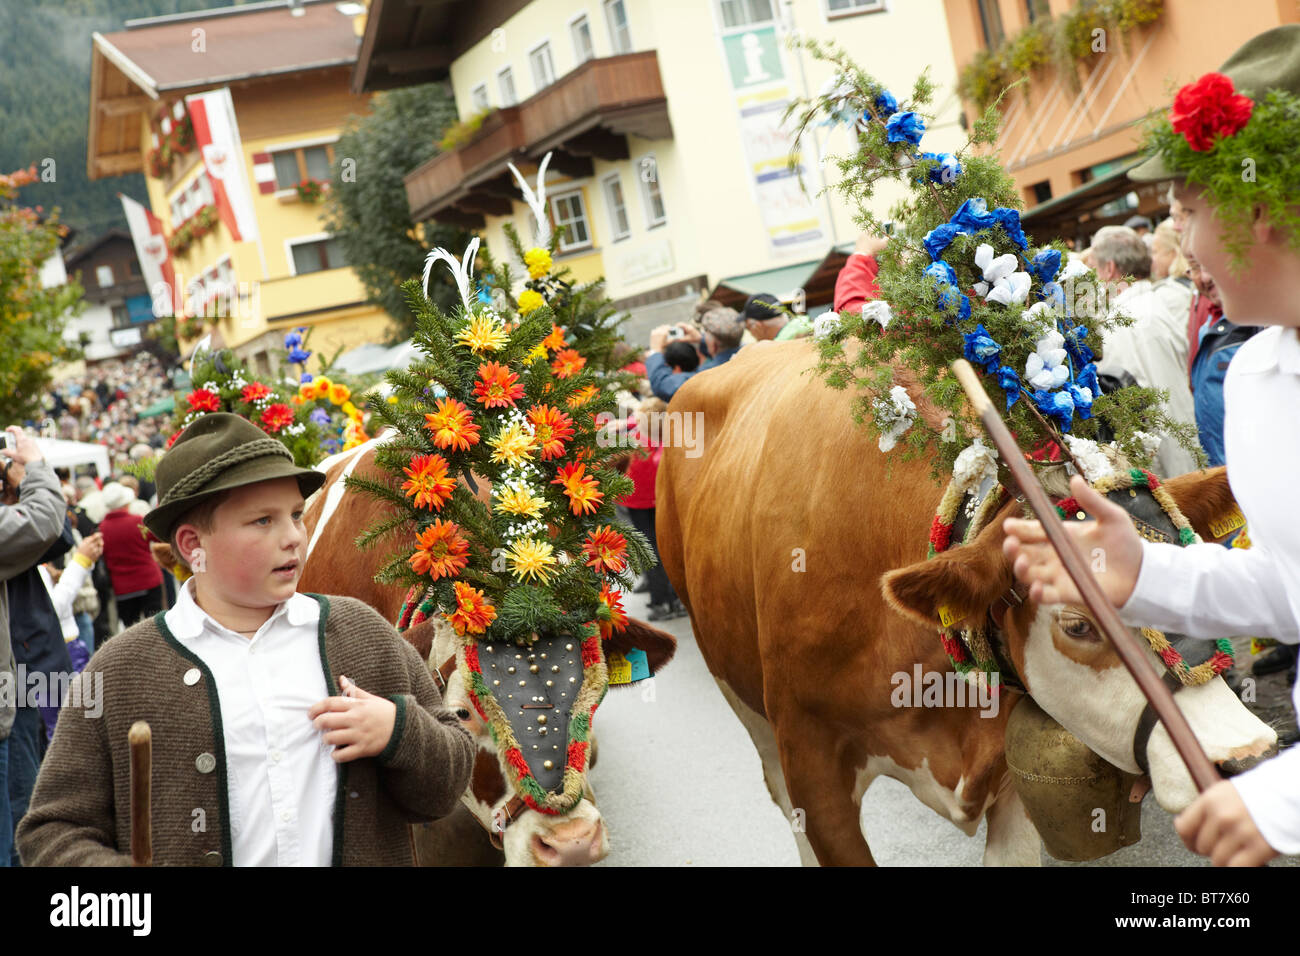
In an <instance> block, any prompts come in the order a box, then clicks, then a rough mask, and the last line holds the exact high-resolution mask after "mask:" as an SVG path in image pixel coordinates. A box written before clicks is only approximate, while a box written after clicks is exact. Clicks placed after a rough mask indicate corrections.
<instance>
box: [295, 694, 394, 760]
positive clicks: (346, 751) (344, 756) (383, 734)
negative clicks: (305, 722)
mask: <svg viewBox="0 0 1300 956" xmlns="http://www.w3.org/2000/svg"><path fill="white" fill-rule="evenodd" d="M339 686H340V687H342V688H343V694H344V696H342V697H326V698H325V699H324V700H322V701H318V702H317V703H315V704H313V705H312V708H311V710H309V711H307V717H308V718H309V719H310V720H311V721H312V723H313V724H315V725H316V729H317V730H321V731H324V732H325V733H324V736H323V737H322V739H323V740H324V741H325V743H327V744H329V745H331V746H332V747H335V748H337V749H336V750H335V751H334V761H335V763H347V762H348V761H349V760H356V759H357V758H359V757H374V756H376V755H377V754H380V753H383V750H384V748H385V747H387V746H388V741H389V740H390V739H391V738H392V736H393V725H394V724H395V723H396V722H397V705H396V704H394V703H393V702H392V701H391V700H387V699H385V698H383V697H376V696H375V695H374V694H368V693H366V692H365V691H364V690H362V689H361V688H360V687H358V686H357V685H356V684H354V683H352V681H350V680H348V679H347V678H346V677H344V676H343V675H342V674H340V675H339Z"/></svg>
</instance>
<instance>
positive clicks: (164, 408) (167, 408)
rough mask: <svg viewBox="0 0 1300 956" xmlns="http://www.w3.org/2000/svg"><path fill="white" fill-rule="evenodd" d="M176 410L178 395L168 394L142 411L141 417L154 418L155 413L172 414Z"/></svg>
mask: <svg viewBox="0 0 1300 956" xmlns="http://www.w3.org/2000/svg"><path fill="white" fill-rule="evenodd" d="M175 410H176V397H175V396H174V395H168V396H167V397H166V398H164V399H161V400H160V401H157V402H154V403H153V404H152V405H150V406H149V407H148V408H146V409H145V410H144V411H142V412H141V413H140V417H141V418H153V417H154V416H155V415H170V414H171V413H172V412H174V411H175Z"/></svg>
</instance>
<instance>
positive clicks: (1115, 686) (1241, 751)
mask: <svg viewBox="0 0 1300 956" xmlns="http://www.w3.org/2000/svg"><path fill="white" fill-rule="evenodd" d="M1164 487H1165V488H1166V489H1167V490H1168V491H1169V493H1170V494H1171V495H1172V496H1173V498H1174V500H1175V502H1177V504H1178V506H1179V508H1180V509H1181V510H1182V512H1183V514H1184V515H1185V516H1186V517H1187V519H1188V521H1189V522H1190V523H1191V525H1192V527H1193V529H1195V530H1196V531H1197V533H1199V534H1200V535H1202V537H1204V538H1205V539H1206V540H1211V539H1212V537H1213V534H1212V532H1211V531H1210V528H1211V525H1215V526H1217V524H1218V521H1219V519H1221V518H1222V517H1223V516H1224V514H1226V513H1228V512H1230V511H1231V510H1232V508H1233V507H1234V505H1233V501H1232V495H1231V492H1230V490H1229V489H1228V485H1227V478H1226V475H1225V474H1224V470H1223V469H1222V468H1220V469H1216V470H1214V471H1210V472H1193V473H1192V474H1189V475H1184V476H1182V477H1181V478H1177V479H1171V480H1170V481H1168V482H1166V483H1165V484H1164ZM1019 508H1020V506H1019V505H1018V504H1016V503H1014V502H1012V503H1009V504H1008V505H1007V506H1006V507H1005V508H1004V509H1003V510H1002V513H1000V514H999V515H998V516H997V517H996V518H995V519H994V520H993V521H991V522H989V524H988V525H987V526H986V527H985V528H984V530H983V531H982V532H981V533H980V534H979V535H978V536H977V537H976V538H975V540H974V541H971V542H968V543H967V544H965V545H963V546H961V547H958V548H953V549H951V550H949V551H946V552H943V553H941V554H939V555H937V556H935V557H934V558H933V559H931V560H929V561H925V562H922V563H920V564H915V565H912V566H911V567H908V568H903V569H900V570H897V571H892V572H890V573H889V574H886V575H885V576H884V577H883V579H882V586H883V588H884V591H885V595H886V598H887V599H888V600H889V602H890V603H891V605H892V606H893V607H894V608H895V609H896V610H898V611H899V612H900V613H902V614H904V615H905V616H907V617H909V618H911V619H913V620H916V621H921V622H924V623H927V624H933V625H935V626H936V627H937V626H938V625H939V609H940V608H941V607H945V606H946V608H947V609H948V611H949V612H950V613H951V614H952V618H953V619H955V620H958V621H965V622H967V623H968V624H972V625H978V624H989V623H991V624H992V625H993V626H994V627H995V628H996V636H997V637H998V639H1000V640H1001V642H1002V648H1003V650H1004V652H1005V655H1006V656H1007V657H1008V658H1009V659H1010V661H1011V663H1012V664H1013V665H1014V667H1015V670H1016V672H1017V673H1018V674H1019V675H1020V677H1021V679H1022V681H1023V682H1024V685H1025V688H1026V690H1027V691H1028V692H1029V693H1030V694H1031V695H1032V696H1033V698H1034V700H1035V701H1036V702H1037V703H1038V705H1039V706H1040V707H1041V708H1042V709H1043V710H1045V711H1046V712H1047V713H1049V714H1050V715H1051V716H1052V717H1053V718H1055V719H1056V720H1057V721H1058V722H1059V723H1060V724H1061V725H1063V726H1064V727H1065V728H1066V729H1067V730H1069V731H1070V732H1071V733H1072V734H1074V735H1075V736H1076V737H1078V738H1079V739H1080V740H1082V741H1083V742H1084V743H1085V744H1087V745H1088V746H1089V747H1090V748H1091V749H1092V750H1093V751H1095V752H1096V753H1098V754H1100V755H1101V756H1102V757H1104V758H1105V759H1106V760H1108V761H1109V762H1110V763H1112V764H1114V765H1115V766H1116V767H1119V768H1120V769H1122V770H1125V771H1127V772H1129V773H1141V772H1142V768H1141V766H1140V760H1139V757H1140V756H1145V763H1146V764H1147V766H1148V767H1149V772H1150V775H1151V784H1152V789H1153V790H1154V791H1155V793H1156V799H1157V800H1158V801H1159V803H1160V805H1161V806H1162V807H1164V808H1165V809H1166V810H1168V811H1170V812H1177V811H1179V810H1181V809H1183V808H1184V807H1185V806H1187V804H1189V803H1190V802H1191V801H1192V800H1193V799H1194V798H1195V797H1196V787H1195V785H1194V784H1193V782H1192V780H1191V776H1190V775H1189V774H1188V772H1187V768H1186V767H1185V766H1184V765H1183V762H1182V760H1181V759H1180V758H1179V756H1178V753H1177V751H1176V750H1175V749H1174V745H1173V742H1172V740H1171V739H1170V737H1169V735H1168V733H1167V732H1166V731H1165V728H1164V726H1163V725H1156V727H1155V730H1154V731H1152V732H1151V734H1150V737H1149V739H1148V740H1147V743H1146V746H1145V755H1142V754H1140V753H1135V751H1134V740H1135V737H1136V736H1137V731H1138V725H1139V721H1140V719H1141V717H1142V714H1143V711H1144V710H1145V709H1146V703H1147V702H1146V698H1145V697H1144V696H1143V695H1142V692H1141V691H1140V690H1139V689H1138V686H1137V683H1136V682H1135V681H1134V680H1133V678H1132V676H1131V675H1130V674H1129V673H1128V671H1127V670H1126V669H1125V668H1124V665H1123V664H1122V663H1121V662H1120V659H1119V656H1118V655H1117V654H1116V652H1115V650H1114V648H1113V647H1112V646H1111V645H1110V643H1109V642H1108V641H1106V640H1105V639H1104V638H1103V637H1102V636H1101V628H1100V627H1098V626H1097V624H1096V622H1095V621H1094V620H1093V619H1092V617H1091V616H1090V615H1089V613H1088V611H1087V610H1086V609H1085V608H1082V607H1075V606H1072V605H1063V604H1054V605H1038V604H1034V603H1033V602H1031V601H1029V600H1027V599H1024V600H1023V601H1019V600H1018V599H1017V597H1016V596H1013V595H1012V590H1013V585H1014V583H1015V582H1014V579H1013V576H1012V572H1011V568H1010V566H1009V565H1008V563H1007V561H1006V559H1005V557H1004V556H1003V554H1002V539H1003V531H1002V521H1003V519H1004V518H1007V517H1011V516H1013V515H1015V514H1017V513H1018V512H1019ZM1017 594H1018V595H1023V590H1021V591H1018V592H1017ZM1008 597H1010V600H1005V599H1006V598H1008ZM1138 640H1139V641H1140V643H1141V644H1142V645H1143V646H1144V647H1145V646H1147V642H1146V641H1145V640H1144V639H1143V638H1142V637H1140V636H1139V638H1138ZM1147 656H1148V657H1149V659H1150V662H1151V667H1152V669H1153V670H1154V671H1155V672H1156V673H1161V672H1163V671H1164V670H1165V665H1164V663H1163V662H1162V661H1161V659H1160V658H1159V657H1158V656H1157V654H1156V653H1155V651H1153V650H1148V655H1147ZM1189 661H1190V658H1189ZM1174 699H1175V701H1177V703H1178V706H1179V708H1180V709H1181V710H1182V712H1183V713H1184V714H1185V715H1186V717H1187V720H1188V722H1189V723H1190V724H1191V727H1192V730H1193V731H1194V732H1195V733H1196V736H1197V739H1198V740H1199V741H1200V743H1201V746H1202V747H1203V748H1204V750H1205V753H1206V755H1207V756H1208V757H1209V758H1210V760H1212V761H1214V762H1216V763H1220V764H1222V763H1227V762H1229V761H1238V760H1242V759H1244V758H1250V757H1256V756H1259V755H1262V754H1264V753H1266V752H1267V751H1269V750H1270V749H1271V748H1272V747H1274V746H1275V745H1276V743H1277V735H1276V733H1274V731H1273V730H1271V729H1270V728H1269V727H1268V726H1266V725H1265V724H1264V723H1263V722H1262V721H1260V720H1259V719H1258V718H1257V717H1255V716H1254V715H1253V714H1251V713H1250V711H1248V710H1247V709H1246V707H1245V706H1244V705H1243V704H1242V702H1241V701H1240V700H1239V699H1238V698H1237V696H1236V695H1235V694H1234V693H1233V692H1232V691H1231V690H1230V689H1229V688H1228V686H1227V684H1226V683H1224V681H1223V680H1222V679H1221V678H1218V677H1215V678H1213V679H1212V680H1209V681H1208V682H1206V683H1204V684H1201V685H1199V686H1195V687H1186V688H1183V689H1182V690H1181V692H1180V693H1177V694H1176V695H1175V697H1174ZM1139 749H1141V748H1139Z"/></svg>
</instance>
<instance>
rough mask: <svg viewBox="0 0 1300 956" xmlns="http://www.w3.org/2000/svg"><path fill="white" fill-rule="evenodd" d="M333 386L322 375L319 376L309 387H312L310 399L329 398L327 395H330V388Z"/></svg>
mask: <svg viewBox="0 0 1300 956" xmlns="http://www.w3.org/2000/svg"><path fill="white" fill-rule="evenodd" d="M333 384H334V383H333V382H331V381H330V380H329V379H327V378H326V377H325V376H324V375H322V376H321V377H320V378H318V379H314V380H313V381H312V382H311V385H312V395H311V397H312V398H328V397H329V393H330V386H331V385H333Z"/></svg>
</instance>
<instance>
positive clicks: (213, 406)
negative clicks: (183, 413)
mask: <svg viewBox="0 0 1300 956" xmlns="http://www.w3.org/2000/svg"><path fill="white" fill-rule="evenodd" d="M185 400H186V401H187V402H189V403H190V410H191V411H195V412H219V411H221V398H220V397H219V396H218V395H217V393H216V392H212V391H209V390H208V389H206V388H196V389H195V390H194V391H192V392H190V393H189V395H187V396H185Z"/></svg>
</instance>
